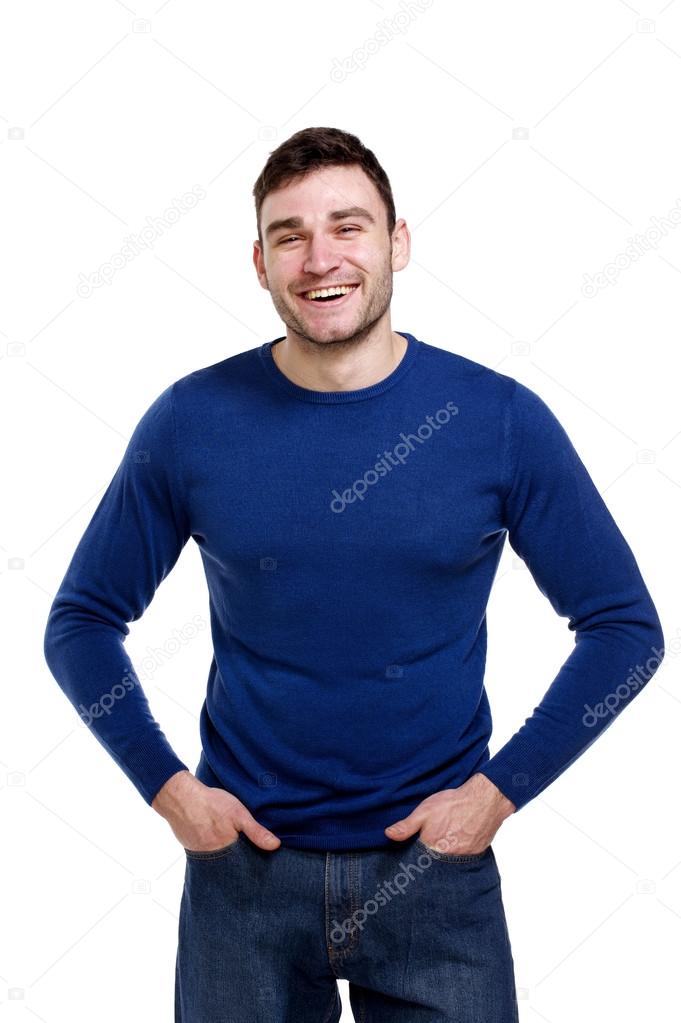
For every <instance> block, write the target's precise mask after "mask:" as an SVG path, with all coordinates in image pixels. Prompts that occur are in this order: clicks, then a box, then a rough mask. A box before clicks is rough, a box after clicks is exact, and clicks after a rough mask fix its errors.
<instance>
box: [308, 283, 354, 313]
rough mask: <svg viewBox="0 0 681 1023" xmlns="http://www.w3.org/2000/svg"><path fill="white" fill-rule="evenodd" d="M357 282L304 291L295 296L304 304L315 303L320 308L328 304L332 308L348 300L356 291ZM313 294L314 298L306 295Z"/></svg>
mask: <svg viewBox="0 0 681 1023" xmlns="http://www.w3.org/2000/svg"><path fill="white" fill-rule="evenodd" d="M358 288H359V284H352V285H341V286H340V287H337V288H320V289H316V290H313V291H306V292H304V293H303V294H302V295H298V296H297V297H298V298H299V299H301V301H303V302H305V304H306V305H315V306H319V307H320V308H321V307H323V306H328V307H331V308H333V309H336V308H338V306H341V305H343V303H344V302H346V301H348V300H349V298H350V296H351V295H352V294H353V293H354V292H355V291H357V289H358ZM310 295H313V296H314V298H309V297H308V296H310Z"/></svg>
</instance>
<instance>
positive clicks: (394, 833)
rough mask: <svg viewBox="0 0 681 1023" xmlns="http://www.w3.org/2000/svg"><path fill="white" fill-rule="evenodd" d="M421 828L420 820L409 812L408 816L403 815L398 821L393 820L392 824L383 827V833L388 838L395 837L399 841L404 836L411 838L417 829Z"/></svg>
mask: <svg viewBox="0 0 681 1023" xmlns="http://www.w3.org/2000/svg"><path fill="white" fill-rule="evenodd" d="M420 829H421V824H420V821H419V819H418V818H417V817H414V816H413V815H412V814H410V815H409V816H408V817H404V818H403V819H402V820H400V821H395V823H394V824H391V825H389V827H387V828H386V829H385V833H386V834H387V836H388V838H395V839H397V840H398V841H399V842H401V841H402V840H403V839H405V838H411V836H412V835H415V834H416V832H417V831H419V830H420Z"/></svg>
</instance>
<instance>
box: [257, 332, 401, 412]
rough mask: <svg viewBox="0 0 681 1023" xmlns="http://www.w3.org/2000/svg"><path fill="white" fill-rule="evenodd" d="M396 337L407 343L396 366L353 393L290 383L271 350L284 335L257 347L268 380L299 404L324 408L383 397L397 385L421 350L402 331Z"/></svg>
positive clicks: (284, 337)
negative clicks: (311, 404)
mask: <svg viewBox="0 0 681 1023" xmlns="http://www.w3.org/2000/svg"><path fill="white" fill-rule="evenodd" d="M395 333H396V334H399V335H400V337H403V338H404V339H405V340H406V342H407V348H406V350H405V352H404V354H403V356H402V358H401V359H400V361H399V362H398V364H397V365H396V366H395V368H394V370H393V371H392V372H391V373H389V374H388V376H387V377H384V378H383V379H382V380H379V381H377V383H375V384H371V385H370V386H369V387H360V388H358V389H357V390H354V391H315V390H312V389H311V388H309V387H301V386H300V385H299V384H296V383H294V382H293V380H290V379H289V377H287V376H286V374H285V373H283V372H282V370H280V369H279V367H278V366H277V364H276V362H275V361H274V357H273V355H272V348H273V347H274V345H276V344H278V343H279V341H284V340H285V339H286V335H285V334H283V335H282V336H281V337H277V338H275V339H274V340H273V341H265V342H264V344H262V345H261V346H260V349H259V353H260V358H261V360H262V364H263V366H264V367H265V369H266V370H267V372H268V373H269V375H270V377H271V378H272V379H273V380H274V381H275V382H276V383H277V384H278V385H279V386H280V387H283V388H284V389H285V390H286V391H288V392H289V394H291V395H293V396H294V397H296V398H299V399H300V400H301V401H313V402H318V403H321V404H325V405H335V404H340V403H341V402H346V401H363V400H364V399H365V398H374V397H375V396H376V395H378V394H383V392H384V391H387V390H388V389H389V388H390V387H392V386H393V385H394V384H396V383H397V381H398V380H400V379H401V378H402V377H403V376H404V374H405V373H406V372H407V370H408V369H409V368H410V367H411V366H412V365H413V363H414V360H415V358H416V355H417V354H418V352H419V349H420V347H421V343H420V341H418V340H417V338H415V337H414V336H413V334H409V333H408V332H407V331H404V330H396V331H395Z"/></svg>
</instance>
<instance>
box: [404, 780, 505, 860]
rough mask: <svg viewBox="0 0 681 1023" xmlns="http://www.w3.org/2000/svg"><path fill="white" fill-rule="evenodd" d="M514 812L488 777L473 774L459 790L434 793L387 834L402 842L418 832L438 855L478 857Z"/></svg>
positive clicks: (444, 790)
mask: <svg viewBox="0 0 681 1023" xmlns="http://www.w3.org/2000/svg"><path fill="white" fill-rule="evenodd" d="M515 809H516V808H515V804H514V803H512V802H511V800H510V799H508V798H507V797H506V796H505V795H504V794H503V793H502V792H500V790H499V789H498V788H497V787H496V785H494V784H493V783H492V782H491V781H490V780H489V778H487V777H485V775H484V774H474V775H472V776H471V777H470V778H469V779H468V781H467V782H465V783H464V784H463V785H460V786H459V787H458V788H456V789H443V790H442V791H441V792H434V793H433V794H432V795H431V796H428V797H427V799H424V800H422V802H420V803H419V805H418V806H416V807H414V809H413V810H412V812H411V813H410V814H409V816H407V817H404V818H403V819H402V820H400V821H396V822H395V823H394V824H391V825H390V826H389V827H387V828H386V829H385V833H386V834H387V836H388V838H394V839H397V840H398V841H402V840H403V839H405V838H409V837H410V836H411V835H413V834H415V833H416V832H417V831H418V832H420V834H419V838H420V839H421V841H422V842H423V843H424V845H427V846H429V847H430V848H432V849H437V851H438V852H441V853H445V854H446V853H453V854H455V855H457V856H458V855H462V856H463V855H466V854H475V853H480V852H484V851H485V849H486V848H487V846H488V845H490V844H491V842H492V839H493V838H494V836H495V834H496V833H497V831H498V830H499V828H500V826H501V824H502V822H503V821H504V820H506V818H507V817H510V816H511V814H512V813H514V812H515Z"/></svg>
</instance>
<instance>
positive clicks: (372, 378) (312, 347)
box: [272, 331, 407, 391]
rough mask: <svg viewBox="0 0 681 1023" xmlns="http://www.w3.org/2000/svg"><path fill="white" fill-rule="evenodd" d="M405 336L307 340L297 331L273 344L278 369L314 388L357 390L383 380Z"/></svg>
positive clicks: (404, 343)
mask: <svg viewBox="0 0 681 1023" xmlns="http://www.w3.org/2000/svg"><path fill="white" fill-rule="evenodd" d="M406 350H407V339H406V338H404V337H402V335H401V334H397V333H396V332H395V331H388V333H387V334H386V335H385V336H383V337H381V336H380V335H379V336H377V337H367V338H365V339H364V340H362V341H361V342H358V343H357V344H354V343H351V344H348V345H344V344H338V345H336V344H328V345H323V344H310V342H308V341H306V340H305V339H304V338H301V337H300V336H299V335H297V334H292V333H291V332H290V331H289V332H288V334H287V336H286V338H285V339H284V340H282V341H278V342H277V343H276V344H275V345H272V358H273V359H274V361H275V363H276V365H277V367H278V368H279V369H280V370H281V372H282V373H283V374H284V375H285V376H287V377H288V378H289V380H291V381H292V382H293V383H294V384H298V386H299V387H306V388H308V389H309V390H313V391H357V390H360V389H361V388H363V387H371V386H372V385H373V384H377V383H379V381H381V380H384V379H385V378H386V377H387V376H389V375H390V373H392V372H393V370H394V369H396V368H397V366H398V365H399V363H400V362H401V361H402V357H403V356H404V353H405V352H406Z"/></svg>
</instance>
